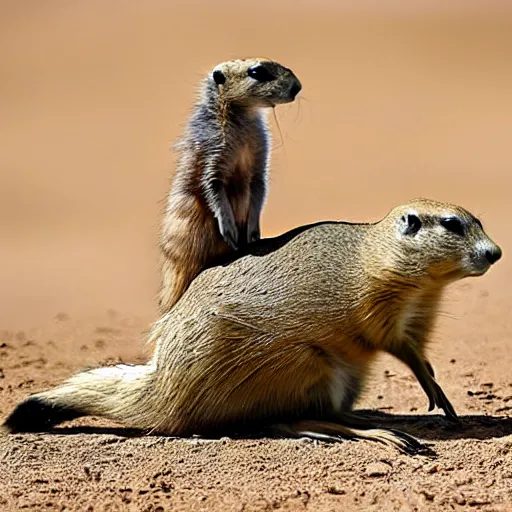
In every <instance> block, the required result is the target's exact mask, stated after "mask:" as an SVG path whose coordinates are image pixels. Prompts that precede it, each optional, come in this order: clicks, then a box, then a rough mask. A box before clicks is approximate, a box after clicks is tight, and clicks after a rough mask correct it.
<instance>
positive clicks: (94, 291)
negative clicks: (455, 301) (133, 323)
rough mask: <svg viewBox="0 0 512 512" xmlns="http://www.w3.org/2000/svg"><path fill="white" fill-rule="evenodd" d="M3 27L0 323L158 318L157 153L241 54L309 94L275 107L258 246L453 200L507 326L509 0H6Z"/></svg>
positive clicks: (161, 187)
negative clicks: (482, 234) (312, 228)
mask: <svg viewBox="0 0 512 512" xmlns="http://www.w3.org/2000/svg"><path fill="white" fill-rule="evenodd" d="M382 4H385V5H386V7H383V6H382ZM0 14H1V15H0V62H1V75H0V141H1V142H0V239H1V245H0V247H1V252H0V327H2V328H18V327H19V326H33V325H39V324H41V323H44V322H46V321H47V320H48V319H51V318H53V317H54V316H55V314H56V313H57V312H59V311H64V312H66V313H68V314H70V315H72V316H74V317H77V316H78V317H84V318H85V317H86V316H87V315H89V314H96V313H98V312H104V311H105V310H106V309H109V308H113V309H116V310H119V311H123V313H125V314H127V315H130V314H136V315H139V316H141V317H142V318H145V319H147V320H148V321H149V320H150V319H152V318H154V316H155V315H156V311H155V298H154V297H155V294H156V290H157V286H158V264H157V250H156V237H157V234H158V227H159V222H160V214H161V210H162V207H163V204H162V201H163V200H164V199H165V195H166V192H167V188H168V183H169V179H170V176H171V174H172V172H173V169H174V167H173V165H174V155H173V153H172V151H171V150H170V146H171V144H172V143H173V141H174V140H175V139H176V137H177V136H178V135H179V133H180V130H181V127H182V125H183V123H184V121H185V120H186V118H187V115H188V112H189V110H190V107H191V104H192V102H193V101H194V96H195V91H196V88H197V84H198V82H199V80H200V79H201V78H202V76H203V75H204V74H205V73H206V72H207V71H208V70H209V69H210V68H211V67H212V66H214V65H215V64H216V63H218V62H220V61H223V60H226V59H230V58H233V57H240V56H242V57H243V56H254V55H256V56H259V55H262V56H267V57H271V58H273V59H276V60H278V61H281V62H282V63H283V64H285V65H287V66H289V67H291V68H292V69H293V70H294V71H295V72H296V74H297V75H298V76H299V77H300V79H301V80H302V82H303V86H304V88H303V93H302V99H301V101H300V102H298V103H294V104H292V105H289V106H283V107H281V108H278V109H277V118H278V120H279V124H280V128H281V131H282V135H283V136H282V140H281V138H280V136H279V133H278V131H277V130H276V129H275V126H273V127H272V128H273V130H272V131H273V137H274V141H275V148H274V152H273V158H272V169H271V188H270V195H269V199H268V202H267V207H266V209H265V212H264V217H263V232H264V235H267V236H268V235H273V234H277V233H279V232H282V231H284V230H286V229H288V228H291V227H293V226H296V225H298V224H301V223H306V222H311V221H316V220H320V219H347V220H374V219H377V218H379V217H380V216H382V215H384V214H385V213H386V212H387V210H388V209H389V208H391V207H392V206H393V205H395V204H396V203H399V202H403V201H406V200H408V199H410V198H412V197H415V196H427V197H431V198H437V199H440V200H447V201H451V202H455V203H460V204H462V205H464V206H466V207H467V208H469V209H470V210H472V211H473V212H474V213H476V214H478V215H481V216H482V219H483V221H484V225H485V226H486V227H487V229H488V232H489V234H490V235H491V236H493V237H494V238H495V239H496V240H497V241H498V242H499V243H500V244H501V245H502V247H503V249H504V252H505V258H504V260H503V261H502V262H500V264H499V265H498V266H497V267H496V269H493V270H492V272H490V273H489V275H488V276H486V277H485V278H483V280H485V287H488V288H492V289H493V292H494V293H495V294H497V295H498V297H499V299H500V301H499V303H500V304H501V305H502V308H501V311H500V315H502V317H503V315H506V314H507V313H508V312H509V311H510V305H511V300H510V295H509V291H508V289H507V288H508V287H507V286H502V285H505V284H506V283H508V282H509V280H510V267H509V265H508V261H507V252H508V249H509V248H510V245H511V244H510V236H511V235H510V227H509V224H510V212H511V211H512V208H511V206H510V202H511V200H510V183H511V180H512V178H511V176H510V170H511V168H512V144H511V134H510V127H511V125H512V97H511V95H512V4H511V3H510V2H508V1H506V0H504V1H502V2H499V1H486V2H476V1H465V2H442V1H429V2H427V1H425V2H419V1H414V2H413V1H411V2H405V1H404V2H398V1H394V2H379V1H378V0H375V1H369V0H368V1H364V2H344V1H334V0H333V1H327V0H324V1H319V2H313V1H302V2H299V1H295V2H292V1H291V0H284V1H275V2H273V1H271V0H263V1H259V2H235V1H222V2H219V1H211V2H208V1H206V0H204V1H163V0H147V1H145V2H136V1H128V0H126V1H112V2H104V1H100V0H88V1H87V2H79V1H73V0H67V1H44V0H41V1H26V2H21V1H20V2H16V1H10V2H8V1H5V0H4V1H2V2H0ZM271 119H272V117H271ZM272 124H273V125H274V121H273V120H272ZM495 296H496V295H495ZM494 304H497V299H494Z"/></svg>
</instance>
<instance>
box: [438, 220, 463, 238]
mask: <svg viewBox="0 0 512 512" xmlns="http://www.w3.org/2000/svg"><path fill="white" fill-rule="evenodd" d="M440 224H441V226H443V228H445V229H446V230H448V231H450V232H451V233H455V234H456V235H461V236H462V235H464V224H463V223H462V221H461V220H460V219H459V218H458V217H446V218H444V219H441V221H440Z"/></svg>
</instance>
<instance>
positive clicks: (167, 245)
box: [159, 59, 301, 313]
mask: <svg viewBox="0 0 512 512" xmlns="http://www.w3.org/2000/svg"><path fill="white" fill-rule="evenodd" d="M300 90H301V83H300V82H299V80H298V79H297V77H296V76H295V75H294V74H293V72H292V71H291V70H290V69H288V68H285V67H284V66H282V65H281V64H278V63H277V62H273V61H270V60H267V59H240V60H232V61H228V62H223V63H221V64H218V65H217V66H216V67H215V68H214V69H213V70H212V71H211V72H210V74H209V75H208V76H207V78H206V80H205V81H204V83H203V85H202V89H201V94H200V96H199V100H198V102H197V104H196V105H195V107H194V109H193V112H192V115H191V118H190V120H189V122H188V124H187V127H186V129H185V133H184V135H183V137H182V139H181V140H180V142H179V143H178V144H177V149H178V152H179V158H178V164H177V169H176V174H175V177H174V180H173V185H172V188H171V191H170V193H169V197H168V203H167V209H166V212H165V216H164V221H163V228H162V234H161V240H160V247H161V252H162V256H163V258H162V283H161V290H160V295H159V306H160V312H161V313H166V312H167V311H169V310H170V309H171V308H172V307H173V306H174V304H175V303H176V302H177V301H178V299H179V298H180V297H181V296H182V295H183V292H184V291H185V290H186V289H187V288H188V286H189V284H190V283H191V282H192V280H193V279H194V278H195V277H196V276H197V275H198V274H199V272H201V270H203V269H205V268H206V267H208V266H210V265H212V264H214V263H215V261H216V259H217V258H219V257H221V256H223V255H225V254H227V253H228V252H230V251H234V250H236V249H240V248H242V247H244V246H245V245H246V244H247V243H250V242H253V241H255V240H258V239H259V238H260V214H261V210H262V208H263V204H264V201H265V196H266V189H267V168H268V160H269V144H270V142H269V141H270V139H269V132H268V129H267V123H266V117H265V110H266V109H268V108H273V107H275V106H276V105H278V104H281V103H288V102H291V101H293V100H294V99H295V97H296V95H297V94H298V93H299V91H300Z"/></svg>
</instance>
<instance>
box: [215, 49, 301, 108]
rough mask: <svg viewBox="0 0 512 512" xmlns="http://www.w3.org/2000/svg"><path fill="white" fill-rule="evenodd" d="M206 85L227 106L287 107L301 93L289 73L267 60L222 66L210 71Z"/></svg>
mask: <svg viewBox="0 0 512 512" xmlns="http://www.w3.org/2000/svg"><path fill="white" fill-rule="evenodd" d="M208 81H209V82H210V83H214V84H215V86H216V87H217V89H218V91H219V96H220V97H222V98H223V99H224V100H226V101H227V102H230V103H238V104H241V105H247V106H255V107H274V106H275V105H278V104H280V103H289V102H291V101H293V100H294V99H295V97H296V96H297V94H298V93H299V92H300V90H301V89H302V85H301V83H300V81H299V79H298V78H297V77H296V76H295V75H294V74H293V71H292V70H290V69H288V68H285V67H284V66H282V65H281V64H279V63H277V62H274V61H271V60H268V59H237V60H230V61H227V62H222V63H221V64H218V65H217V66H215V68H214V69H213V70H212V71H211V73H210V75H209V77H208Z"/></svg>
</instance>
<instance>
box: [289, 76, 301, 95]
mask: <svg viewBox="0 0 512 512" xmlns="http://www.w3.org/2000/svg"><path fill="white" fill-rule="evenodd" d="M301 89H302V84H301V83H300V82H299V81H298V80H295V81H294V82H293V85H292V87H291V89H290V96H291V98H292V100H294V99H295V96H297V94H299V92H300V90H301Z"/></svg>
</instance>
